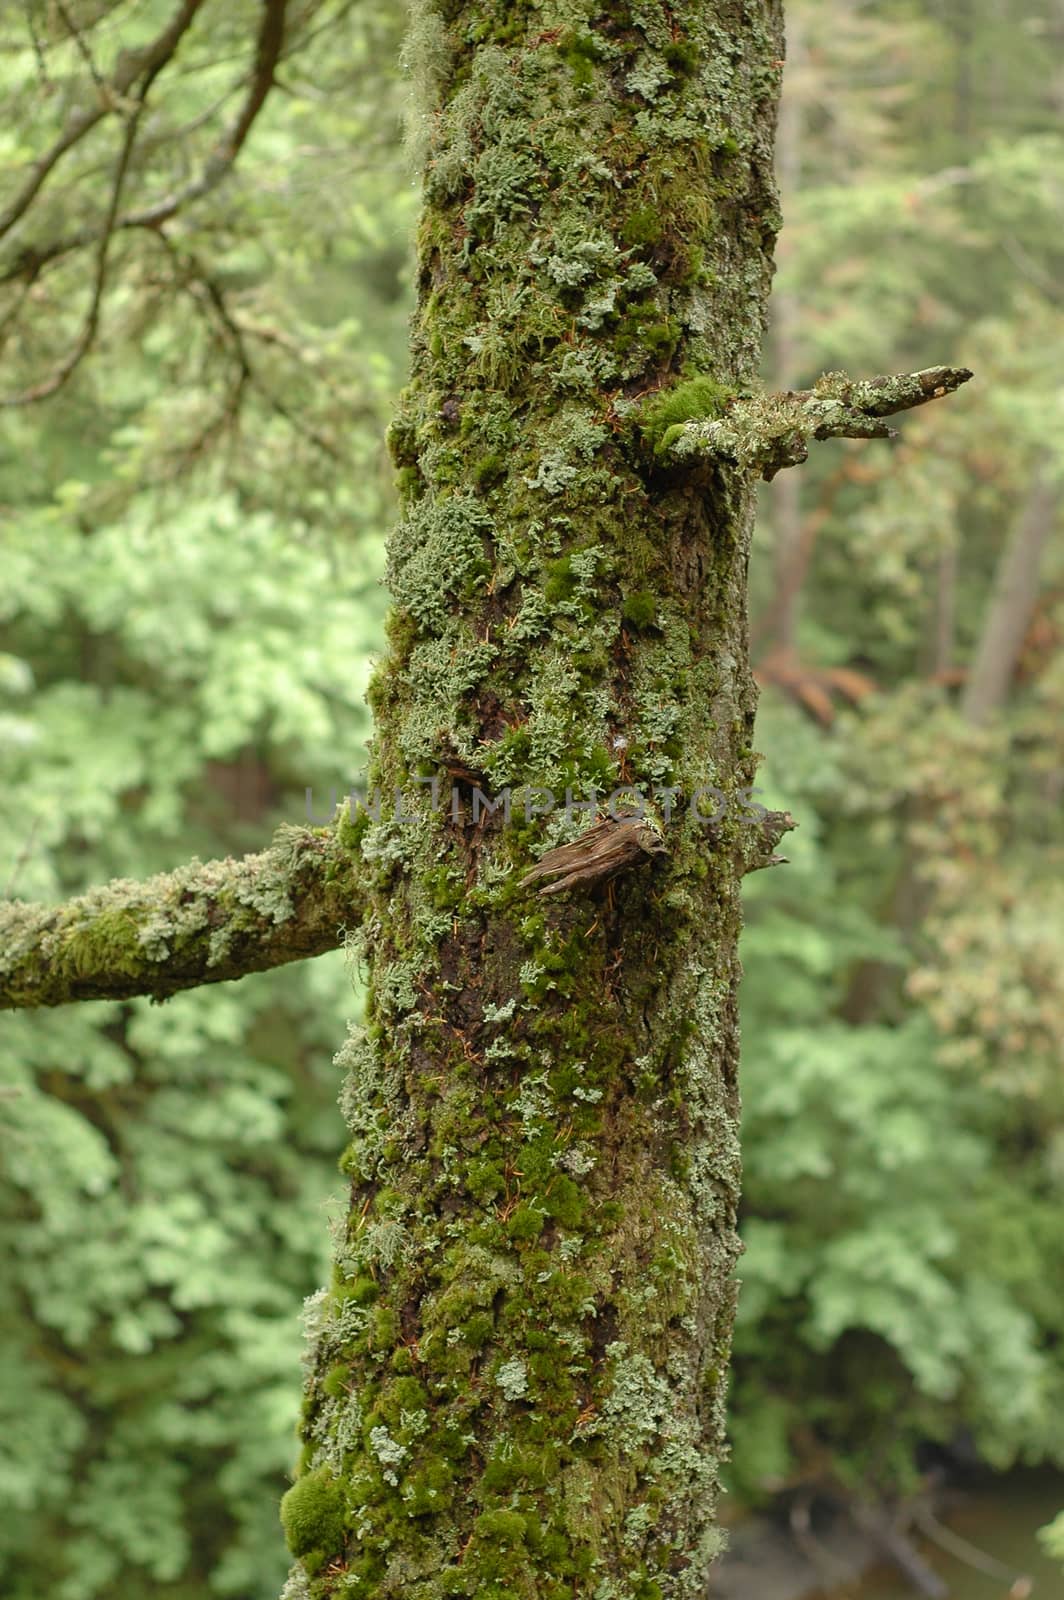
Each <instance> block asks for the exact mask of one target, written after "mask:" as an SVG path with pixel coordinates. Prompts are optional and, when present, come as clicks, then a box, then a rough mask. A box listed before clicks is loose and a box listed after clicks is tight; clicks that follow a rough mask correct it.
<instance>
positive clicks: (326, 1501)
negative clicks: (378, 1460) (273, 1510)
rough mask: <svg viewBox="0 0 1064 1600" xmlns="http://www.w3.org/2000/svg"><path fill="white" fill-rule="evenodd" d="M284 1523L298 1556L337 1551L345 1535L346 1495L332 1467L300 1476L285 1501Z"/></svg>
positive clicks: (286, 1535)
mask: <svg viewBox="0 0 1064 1600" xmlns="http://www.w3.org/2000/svg"><path fill="white" fill-rule="evenodd" d="M281 1526H282V1527H283V1528H284V1536H285V1539H286V1541H287V1543H288V1548H289V1550H291V1552H292V1554H293V1555H294V1556H306V1555H309V1554H310V1553H311V1552H312V1551H316V1550H325V1551H329V1550H334V1549H335V1548H336V1547H337V1546H338V1545H339V1543H340V1541H341V1540H342V1538H343V1535H344V1498H343V1493H342V1491H341V1489H340V1485H339V1483H338V1482H337V1480H336V1479H335V1478H334V1477H333V1475H332V1473H331V1472H330V1471H329V1469H328V1467H319V1468H318V1469H317V1471H315V1472H308V1473H307V1474H306V1476H305V1477H303V1478H298V1479H297V1480H296V1482H295V1483H294V1484H293V1485H292V1487H291V1488H290V1489H289V1491H288V1493H287V1494H286V1495H285V1496H284V1498H283V1499H282V1501H281Z"/></svg>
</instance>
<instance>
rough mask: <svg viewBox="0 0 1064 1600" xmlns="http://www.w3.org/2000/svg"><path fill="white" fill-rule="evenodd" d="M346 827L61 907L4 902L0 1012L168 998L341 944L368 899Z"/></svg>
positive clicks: (118, 885) (288, 833) (281, 839)
mask: <svg viewBox="0 0 1064 1600" xmlns="http://www.w3.org/2000/svg"><path fill="white" fill-rule="evenodd" d="M342 831H343V830H342V829H340V828H292V827H288V828H282V829H281V830H280V831H279V832H278V834H277V836H276V838H275V840H274V842H273V844H272V846H271V847H270V849H268V850H263V851H261V852H260V853H259V854H258V855H252V856H245V857H244V858H243V859H242V860H238V861H234V860H232V859H227V860H224V861H208V862H206V863H203V862H200V861H192V862H190V863H188V864H187V865H185V866H182V867H179V868H178V869H177V870H176V871H175V872H168V873H160V874H159V875H158V876H157V877H154V878H147V879H145V881H144V882H142V883H138V882H134V881H132V880H130V879H123V878H118V879H115V880H114V881H113V882H111V883H109V884H106V885H105V886H104V887H102V888H99V889H91V890H90V891H89V892H88V893H87V894H84V895H81V896H79V897H78V898H77V899H76V900H70V901H67V902H66V903H65V904H63V905H59V906H41V905H27V904H25V903H23V902H22V901H19V900H13V901H9V902H6V903H0V1010H6V1011H12V1010H18V1009H25V1008H31V1007H35V1006H58V1005H63V1004H65V1003H66V1002H67V1001H71V1000H128V999H130V998H131V997H132V996H133V995H145V994H146V995H151V996H152V998H153V999H156V1000H164V999H166V997H167V996H168V995H171V994H176V993H177V992H178V990H181V989H192V988H196V987H197V986H198V985H200V984H205V983H224V982H226V981H227V980H228V979H232V978H240V977H243V976H244V974H245V973H248V972H262V971H265V970H266V969H267V968H270V967H280V966H284V965H286V964H287V963H288V962H290V961H302V960H304V959H305V958H306V957H308V956H317V955H322V954H323V953H324V952H325V951H326V950H333V949H335V948H336V947H337V946H338V945H339V944H341V943H342V941H343V935H344V930H345V927H352V926H354V925H355V924H357V923H358V921H359V920H360V918H361V914H362V903H363V895H364V889H363V885H362V883H361V881H360V870H361V868H360V862H361V858H360V857H359V856H357V854H356V853H355V852H353V851H352V849H351V848H350V847H349V846H348V845H345V844H344V843H343V841H342Z"/></svg>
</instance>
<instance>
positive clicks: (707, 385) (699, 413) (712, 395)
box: [640, 376, 735, 457]
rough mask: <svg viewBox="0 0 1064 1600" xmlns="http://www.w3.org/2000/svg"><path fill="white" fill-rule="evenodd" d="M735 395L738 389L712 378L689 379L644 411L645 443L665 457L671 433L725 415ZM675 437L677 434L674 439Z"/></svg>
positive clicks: (642, 427)
mask: <svg viewBox="0 0 1064 1600" xmlns="http://www.w3.org/2000/svg"><path fill="white" fill-rule="evenodd" d="M734 396H735V391H734V389H729V388H728V387H727V385H726V384H722V383H718V382H717V381H716V379H714V378H710V377H708V376H701V377H697V378H688V379H687V380H686V382H684V383H678V384H676V385H675V386H674V387H673V388H671V389H666V390H663V391H662V393H660V394H658V395H656V396H655V397H654V399H653V400H651V401H649V402H648V403H647V404H646V405H645V406H644V407H643V409H642V414H641V418H640V422H641V432H642V437H643V442H644V443H645V444H646V445H648V446H649V447H650V449H651V450H652V451H653V452H654V454H655V455H656V456H659V457H660V456H662V455H664V454H665V451H666V449H667V448H668V444H669V443H670V442H671V440H670V439H667V435H669V433H670V430H674V429H678V428H681V427H682V426H683V424H684V423H685V422H696V421H700V420H701V419H702V418H705V417H719V416H721V415H722V413H723V411H724V408H725V406H726V405H727V403H728V401H729V400H731V399H733V398H734ZM675 437H676V435H675V433H674V432H673V433H672V438H675Z"/></svg>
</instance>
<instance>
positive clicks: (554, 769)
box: [0, 0, 970, 1600]
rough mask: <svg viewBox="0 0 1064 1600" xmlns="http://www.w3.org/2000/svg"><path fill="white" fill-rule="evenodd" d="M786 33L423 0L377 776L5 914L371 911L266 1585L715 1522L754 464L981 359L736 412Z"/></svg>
mask: <svg viewBox="0 0 1064 1600" xmlns="http://www.w3.org/2000/svg"><path fill="white" fill-rule="evenodd" d="M781 53H782V41H781V19H780V8H779V3H778V0H744V3H743V4H742V5H739V4H738V0H697V3H696V0H674V3H673V4H672V5H671V6H666V5H664V4H661V3H658V0H640V3H639V4H638V5H635V4H629V3H628V0H618V3H612V0H609V3H606V4H604V5H602V6H600V7H590V6H589V7H587V8H582V7H581V6H580V5H579V4H576V5H574V4H573V0H565V3H564V4H560V3H559V4H557V5H555V4H553V3H550V4H541V5H537V6H531V5H519V4H514V5H510V6H505V7H504V6H499V5H497V4H490V3H486V0H476V3H471V4H467V5H463V4H457V3H455V0H422V3H421V4H420V5H419V6H418V8H417V9H416V12H415V16H414V21H413V24H412V34H411V43H410V59H411V61H412V62H413V63H414V65H415V69H416V73H417V77H418V85H417V96H418V104H419V105H420V106H422V107H423V108H425V111H424V124H423V127H422V130H421V131H422V135H423V142H424V144H425V151H424V165H425V207H424V213H423V218H422V223H421V230H420V235H419V240H418V306H417V312H416V315H415V319H414V328H413V346H412V357H413V359H412V381H411V384H410V387H409V389H408V391H407V392H406V395H405V397H404V399H403V401H402V403H401V405H400V408H399V412H398V415H397V417H396V420H395V423H394V425H393V428H392V433H391V443H392V452H393V456H394V459H395V462H396V466H397V468H398V481H399V488H400V492H401V494H402V497H403V506H404V514H403V519H402V521H401V523H400V525H399V527H398V528H397V530H396V532H395V534H394V535H393V538H392V540H391V544H390V553H389V580H390V585H391V590H392V594H393V597H394V600H395V607H394V609H393V612H392V614H391V617H390V620H389V626H388V634H389V648H388V653H387V656H386V658H385V660H384V661H383V663H382V665H381V667H380V668H379V670H378V672H377V675H376V678H375V682H374V685H373V689H372V694H371V699H372V703H373V706H374V711H375V717H376V738H375V744H374V750H373V765H372V772H371V783H372V784H373V785H374V786H375V787H378V788H379V790H380V791H381V792H382V793H383V794H384V795H386V796H388V797H389V800H390V797H392V796H397V797H399V798H398V802H397V804H396V806H395V808H394V809H390V810H389V812H388V814H382V815H381V816H380V818H379V819H370V818H369V817H368V816H367V815H365V814H362V815H360V816H359V817H358V818H352V817H351V815H350V813H349V812H347V813H341V816H340V817H339V819H338V820H337V823H336V825H335V827H334V828H333V829H331V830H327V831H324V832H321V833H314V832H312V831H310V830H292V831H291V832H289V833H287V834H286V835H285V836H284V837H283V838H281V839H279V841H278V842H277V843H276V844H275V846H274V848H273V850H272V851H269V852H266V853H265V854H264V855H263V856H261V857H255V858H250V859H249V861H247V862H243V863H232V862H227V863H215V864H212V865H210V866H207V867H201V866H199V864H198V863H197V864H193V866H192V867H190V868H186V869H184V870H183V872H181V873H178V874H173V875H169V876H167V877H166V878H163V879H159V880H153V881H152V882H150V883H149V884H147V885H131V884H118V885H111V886H110V887H109V889H106V890H100V891H97V892H96V893H94V894H93V895H91V896H88V897H84V898H83V899H81V900H79V901H76V902H73V903H72V904H71V905H69V906H66V907H59V908H55V909H52V910H41V908H32V907H29V908H27V907H21V906H13V907H9V908H7V910H6V911H5V913H4V930H5V931H6V933H7V936H8V939H7V946H6V950H7V954H6V955H5V956H4V958H3V961H2V962H0V976H2V978H3V980H4V983H5V984H6V988H4V990H3V994H4V997H5V1003H6V1004H10V1005H32V1004H50V1003H55V1002H57V1001H59V1000H62V999H72V998H82V997H85V996H86V995H89V994H105V993H106V994H112V995H115V994H123V995H125V994H132V993H152V994H156V995H159V996H162V995H165V994H167V993H170V992H173V990H174V989H176V988H181V987H187V986H189V985H191V984H193V983H198V982H210V981H215V980H216V979H219V978H223V977H233V976H237V975H238V974H239V973H240V972H242V971H251V970H256V969H257V968H261V967H263V966H268V965H274V964H277V963H278V962H279V961H283V960H288V959H292V958H293V957H294V956H295V955H307V954H313V953H316V950H317V949H319V948H326V947H327V946H328V944H329V943H335V942H337V940H338V939H339V937H340V929H341V925H342V924H343V923H346V924H347V925H348V926H350V925H351V923H352V922H353V921H355V920H358V921H359V922H360V936H361V940H362V949H363V953H364V955H365V958H366V961H367V965H368V967H369V974H370V978H369V1001H368V1015H367V1022H366V1026H365V1027H363V1028H359V1029H356V1030H355V1031H354V1032H353V1033H352V1035H351V1037H350V1038H349V1040H348V1042H347V1044H346V1045H345V1047H344V1049H343V1050H342V1051H341V1055H340V1057H339V1060H340V1062H341V1064H342V1065H343V1066H344V1067H345V1068H346V1069H347V1079H346V1083H345V1087H344V1090H343V1095H342V1103H343V1105H344V1109H345V1113H346V1115H347V1118H348V1121H349V1124H350V1127H351V1131H352V1141H351V1143H350V1145H349V1147H348V1149H347V1151H346V1152H345V1154H344V1157H343V1160H342V1163H341V1165H342V1168H343V1170H344V1171H345V1173H346V1174H347V1175H348V1176H349V1178H350V1180H351V1195H350V1207H349V1212H348V1215H347V1218H346V1221H345V1222H344V1224H343V1225H342V1226H341V1228H340V1229H339V1234H338V1239H337V1250H336V1259H335V1265H334V1268H333V1273H332V1278H331V1282H330V1284H329V1286H328V1288H327V1289H326V1290H323V1291H322V1294H321V1295H320V1296H319V1297H317V1298H316V1300H315V1303H314V1306H313V1309H312V1313H311V1331H312V1333H313V1350H312V1355H311V1358H310V1361H309V1364H308V1376H307V1383H306V1392H305V1397H304V1410H303V1421H302V1439H303V1450H302V1454H301V1458H300V1463H299V1469H298V1475H297V1479H296V1482H295V1483H294V1485H293V1487H292V1488H291V1490H290V1491H289V1493H288V1494H287V1495H286V1497H285V1501H284V1504H283V1506H282V1520H283V1522H284V1526H285V1530H286V1534H287V1537H288V1542H289V1545H290V1547H291V1549H292V1552H293V1554H294V1555H295V1556H296V1557H297V1558H298V1560H297V1563H296V1565H295V1567H294V1568H293V1570H292V1574H291V1577H290V1579H289V1582H288V1585H287V1587H286V1595H287V1596H288V1597H289V1600H297V1597H304V1600H305V1597H308V1596H309V1597H313V1600H325V1597H329V1596H333V1595H341V1594H342V1595H349V1596H357V1597H363V1600H370V1597H371V1596H372V1597H373V1600H387V1597H391V1596H399V1595H402V1596H404V1600H443V1597H445V1596H470V1597H473V1596H476V1597H478V1600H515V1597H516V1600H563V1597H564V1600H574V1597H577V1600H579V1597H588V1600H590V1597H592V1596H594V1597H595V1600H691V1597H693V1596H695V1595H698V1594H701V1592H702V1590H703V1587H704V1584H705V1580H706V1573H707V1569H708V1566H709V1563H710V1562H711V1560H712V1558H713V1555H714V1553H715V1552H716V1550H717V1549H718V1548H719V1546H720V1543H721V1540H720V1535H719V1533H718V1530H717V1527H716V1523H715V1500H716V1493H717V1483H718V1468H719V1462H720V1459H721V1455H722V1453H723V1448H724V1445H723V1424H724V1396H725V1388H726V1381H727V1371H728V1356H729V1341H730V1336H731V1328H732V1320H733V1313H734V1299H735V1283H734V1280H733V1278H732V1268H733V1266H734V1263H735V1260H736V1257H737V1255H738V1248H739V1247H738V1240H737V1236H736V1229H735V1219H736V1210H737V1205H738V1197H739V1145H738V1129H737V1123H738V1110H739V1102H738V1090H737V1083H736V1075H737V1064H738V1023H737V1000H736V989H737V982H738V976H739V963H738V957H737V940H738V935H739V928H740V899H739V894H740V884H741V879H742V875H743V873H744V872H745V871H749V870H752V869H754V868H756V867H760V866H766V865H771V864H773V863H774V862H775V861H777V860H778V859H779V858H778V857H776V856H775V855H774V853H773V851H774V847H775V845H776V843H778V841H779V839H780V837H781V836H782V834H783V833H784V832H785V831H786V830H787V828H788V827H789V826H791V825H792V824H791V819H790V818H789V817H787V816H786V815H785V814H783V813H774V814H765V813H763V812H762V811H761V809H760V808H757V807H754V806H751V805H750V803H749V788H750V785H751V784H752V782H753V777H754V769H755V764H756V758H755V755H754V751H753V748H752V743H751V739H752V731H753V719H754V703H755V692H754V686H753V682H752V679H751V675H750V670H749V662H748V646H747V616H746V569H747V557H748V551H749V540H750V532H751V524H752V515H753V507H754V494H755V484H756V480H757V477H758V476H760V475H763V476H766V477H771V476H773V475H774V474H775V473H776V472H777V471H778V470H780V468H782V467H784V466H790V465H793V464H795V463H797V462H799V461H801V460H802V459H804V456H805V454H806V451H807V449H808V447H809V444H810V442H811V441H812V440H815V439H828V438H834V437H858V438H868V437H881V436H883V435H885V434H887V433H889V431H890V430H889V429H888V428H887V427H886V425H885V424H884V423H883V421H882V419H883V418H884V417H885V416H888V415H891V414H893V413H895V412H897V411H901V410H905V409H907V408H908V407H910V406H913V405H919V404H923V403H924V402H925V401H926V400H929V399H932V398H935V397H936V396H937V395H940V394H945V393H948V392H950V391H951V390H952V389H954V388H956V387H957V386H958V385H959V384H960V383H963V382H964V381H966V379H967V378H968V377H969V376H970V374H968V373H967V372H966V371H963V370H960V369H958V370H953V369H947V368H931V369H928V370H926V371H923V372H919V373H910V374H903V375H901V376H898V377H893V378H875V379H870V380H867V381H865V382H852V381H851V380H849V379H848V378H846V376H845V375H844V374H840V373H835V374H829V375H828V376H827V377H825V378H824V379H822V380H821V382H820V383H818V384H817V386H816V387H815V388H814V389H813V390H810V391H805V392H801V393H785V394H782V395H775V396H765V395H759V394H758V393H757V389H756V383H755V376H756V371H757V366H758V358H759V350H760V343H761V337H762V333H763V323H764V308H765V299H766V296H767V292H768V286H769V280H770V276H771V252H772V247H773V243H774V238H775V232H776V228H777V226H778V221H779V218H778V214H777V207H776V199H775V191H774V187H773V177H772V139H773V128H774V120H775V110H776V98H777V90H778V83H779V75H780V70H781V66H782V61H781ZM621 787H624V788H625V789H626V790H627V791H628V796H629V802H628V804H624V803H619V802H618V797H617V796H616V795H615V794H614V795H613V797H612V798H610V799H607V798H606V796H607V793H608V792H610V791H615V790H617V789H619V788H621ZM438 791H439V792H438ZM632 809H635V810H636V811H637V812H639V813H641V814H640V815H638V816H631V815H627V814H626V813H628V812H630V811H631V810H632Z"/></svg>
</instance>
